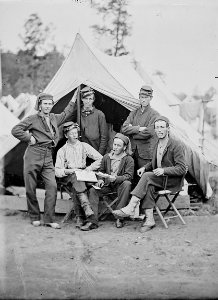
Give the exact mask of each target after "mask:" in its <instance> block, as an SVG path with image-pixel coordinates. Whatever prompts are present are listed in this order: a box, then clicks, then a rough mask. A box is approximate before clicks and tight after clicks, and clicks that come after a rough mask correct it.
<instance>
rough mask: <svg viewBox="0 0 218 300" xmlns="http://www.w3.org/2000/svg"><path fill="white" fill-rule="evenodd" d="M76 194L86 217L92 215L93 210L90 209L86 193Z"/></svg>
mask: <svg viewBox="0 0 218 300" xmlns="http://www.w3.org/2000/svg"><path fill="white" fill-rule="evenodd" d="M77 196H78V198H79V201H80V203H81V206H82V208H83V210H84V213H85V215H86V217H89V216H91V215H94V212H93V210H92V209H91V206H90V203H89V198H88V196H87V193H78V194H77Z"/></svg>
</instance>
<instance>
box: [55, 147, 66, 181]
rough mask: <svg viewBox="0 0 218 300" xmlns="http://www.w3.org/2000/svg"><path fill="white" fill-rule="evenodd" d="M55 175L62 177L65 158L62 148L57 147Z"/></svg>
mask: <svg viewBox="0 0 218 300" xmlns="http://www.w3.org/2000/svg"><path fill="white" fill-rule="evenodd" d="M55 176H56V177H64V176H66V174H65V159H64V150H63V148H61V149H59V150H58V152H57V157H56V163H55Z"/></svg>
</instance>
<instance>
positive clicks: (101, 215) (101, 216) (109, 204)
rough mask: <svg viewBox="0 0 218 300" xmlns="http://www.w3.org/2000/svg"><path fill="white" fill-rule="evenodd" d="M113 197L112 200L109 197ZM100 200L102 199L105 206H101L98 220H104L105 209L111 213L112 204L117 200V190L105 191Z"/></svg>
mask: <svg viewBox="0 0 218 300" xmlns="http://www.w3.org/2000/svg"><path fill="white" fill-rule="evenodd" d="M112 197H113V198H114V197H115V199H114V200H111V198H112ZM100 201H102V202H103V203H104V205H105V208H103V209H102V210H101V212H100V213H99V215H98V218H99V220H104V219H105V218H106V216H107V211H109V212H110V213H112V214H113V208H112V207H113V206H114V204H116V202H117V201H118V198H117V192H111V193H107V194H105V195H104V196H103V197H101V198H100Z"/></svg>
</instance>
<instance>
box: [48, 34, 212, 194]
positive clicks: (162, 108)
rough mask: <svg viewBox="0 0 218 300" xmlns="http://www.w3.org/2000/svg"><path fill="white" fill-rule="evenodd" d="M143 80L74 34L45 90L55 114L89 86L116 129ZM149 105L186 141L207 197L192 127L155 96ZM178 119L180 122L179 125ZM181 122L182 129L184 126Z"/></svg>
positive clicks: (205, 168) (204, 164) (122, 60)
mask: <svg viewBox="0 0 218 300" xmlns="http://www.w3.org/2000/svg"><path fill="white" fill-rule="evenodd" d="M143 84H145V82H144V80H143V79H142V78H141V77H140V76H139V74H138V73H137V72H136V71H135V70H134V69H133V67H132V65H131V64H130V63H129V58H128V57H111V56H107V55H105V54H103V53H102V52H100V51H98V50H97V49H94V48H93V47H90V46H89V45H88V44H87V43H86V42H85V41H84V39H83V38H82V37H81V35H80V34H77V35H76V38H75V40H74V43H73V46H72V48H71V50H70V52H69V55H68V56H67V58H66V59H65V61H64V63H63V64H62V66H61V67H60V69H59V70H58V72H57V73H56V75H55V76H54V78H53V79H52V81H51V82H50V83H49V85H48V86H47V87H46V89H45V92H47V93H51V94H52V95H53V96H54V101H55V106H54V108H53V112H55V113H58V112H61V111H62V110H63V108H64V107H65V106H66V105H67V103H68V102H69V100H70V98H71V97H72V95H73V94H74V91H75V89H76V88H77V87H78V86H80V85H88V86H91V87H92V88H93V89H94V90H95V91H96V97H97V98H98V103H97V108H100V109H101V110H102V111H103V112H104V113H105V115H106V119H107V122H108V123H111V124H113V126H114V128H115V127H116V129H114V130H115V131H118V130H119V126H115V125H116V124H118V125H121V124H122V123H123V121H124V120H125V119H126V117H127V116H128V114H129V111H131V110H133V109H135V108H136V107H138V105H139V102H138V93H139V90H140V88H141V86H142V85H143ZM155 93H156V91H154V99H153V100H152V103H151V105H152V106H153V107H154V108H155V109H156V110H157V111H159V113H160V114H163V115H165V116H167V117H168V118H169V119H170V121H171V122H172V127H173V128H172V130H173V132H174V134H176V135H177V136H179V137H180V138H181V139H182V140H183V141H184V143H185V146H186V150H187V159H188V166H189V172H190V174H191V176H192V177H193V178H195V180H196V181H197V183H198V185H199V186H200V187H201V189H202V191H203V193H204V195H205V196H209V192H210V190H209V187H208V172H209V163H208V160H207V159H206V158H205V157H204V156H203V155H202V153H201V151H200V149H199V147H198V140H197V138H196V134H195V132H193V130H192V131H191V132H189V128H187V126H186V122H185V121H184V120H183V121H184V122H183V123H182V119H181V118H180V119H181V120H180V119H179V116H177V115H175V113H174V111H173V110H172V109H171V108H170V107H169V106H168V104H167V103H166V102H165V101H164V99H161V97H156V94H155ZM177 119H179V122H180V121H181V123H182V125H180V124H178V121H177ZM183 125H184V126H185V128H183Z"/></svg>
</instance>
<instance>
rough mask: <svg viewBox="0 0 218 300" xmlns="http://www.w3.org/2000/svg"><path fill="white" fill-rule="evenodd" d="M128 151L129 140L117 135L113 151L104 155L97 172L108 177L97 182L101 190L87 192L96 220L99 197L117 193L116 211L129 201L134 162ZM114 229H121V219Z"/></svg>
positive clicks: (119, 134) (120, 134)
mask: <svg viewBox="0 0 218 300" xmlns="http://www.w3.org/2000/svg"><path fill="white" fill-rule="evenodd" d="M130 149H131V146H130V141H129V138H128V137H127V136H125V135H123V134H122V133H117V134H116V135H115V138H114V141H113V150H112V151H111V152H110V153H108V154H105V155H104V157H103V159H102V162H101V167H100V169H99V171H100V172H102V173H104V174H109V175H110V176H108V177H106V178H105V179H104V180H103V179H100V180H98V183H97V186H99V187H101V190H96V189H94V188H91V189H90V190H89V201H90V204H91V207H92V209H93V211H94V213H95V217H96V219H97V218H98V204H99V196H104V195H105V194H107V193H111V192H117V194H118V206H117V208H118V209H119V208H122V207H124V206H125V205H126V204H127V203H128V201H129V195H130V191H131V180H132V178H133V174H134V160H133V158H132V157H131V156H130V154H131V153H130ZM116 227H117V228H120V227H123V222H122V218H121V219H117V221H116Z"/></svg>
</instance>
